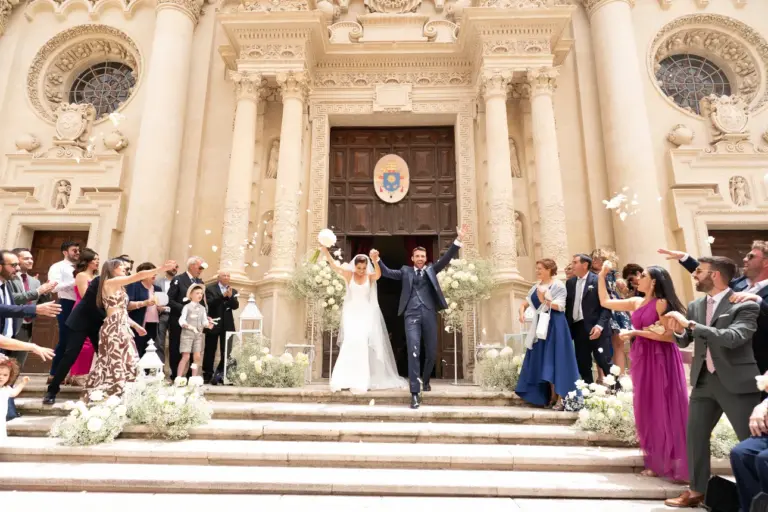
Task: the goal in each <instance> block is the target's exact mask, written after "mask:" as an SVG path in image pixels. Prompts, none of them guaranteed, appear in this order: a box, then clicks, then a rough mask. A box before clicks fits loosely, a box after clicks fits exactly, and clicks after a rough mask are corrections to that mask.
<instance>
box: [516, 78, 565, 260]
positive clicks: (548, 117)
mask: <svg viewBox="0 0 768 512" xmlns="http://www.w3.org/2000/svg"><path fill="white" fill-rule="evenodd" d="M557 75H558V72H557V70H556V69H554V68H539V69H529V70H528V73H527V77H526V78H527V80H526V84H525V86H524V91H525V94H526V95H527V96H528V98H529V99H530V102H531V132H532V135H533V149H534V154H535V161H536V185H537V186H536V192H537V198H538V207H539V208H538V210H539V226H540V235H541V253H542V256H543V257H544V258H552V259H553V260H555V262H557V267H558V269H559V270H560V273H561V274H563V270H564V269H565V266H566V265H567V264H568V261H569V254H568V237H567V233H566V224H565V202H564V200H563V178H562V175H561V172H562V170H561V168H560V155H559V152H558V143H557V130H556V128H555V109H554V105H553V103H552V95H553V93H554V91H555V87H556V80H557ZM563 275H564V274H563Z"/></svg>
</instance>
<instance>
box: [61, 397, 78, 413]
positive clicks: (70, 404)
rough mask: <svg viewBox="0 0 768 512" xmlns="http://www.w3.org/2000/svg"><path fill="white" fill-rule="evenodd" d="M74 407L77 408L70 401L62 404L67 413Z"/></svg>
mask: <svg viewBox="0 0 768 512" xmlns="http://www.w3.org/2000/svg"><path fill="white" fill-rule="evenodd" d="M75 407H77V404H76V403H75V402H73V401H72V400H68V401H67V403H65V404H64V408H65V409H66V410H68V411H71V410H72V409H74V408H75Z"/></svg>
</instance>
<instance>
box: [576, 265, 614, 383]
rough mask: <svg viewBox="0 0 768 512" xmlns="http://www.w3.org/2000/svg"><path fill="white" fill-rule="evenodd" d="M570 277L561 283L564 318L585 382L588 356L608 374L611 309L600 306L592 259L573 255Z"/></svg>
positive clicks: (589, 362)
mask: <svg viewBox="0 0 768 512" xmlns="http://www.w3.org/2000/svg"><path fill="white" fill-rule="evenodd" d="M571 266H572V267H573V274H574V276H573V277H572V278H570V279H569V280H568V281H566V283H565V288H566V290H567V292H568V297H567V298H566V302H565V317H566V319H567V320H568V327H569V328H570V330H571V336H572V337H573V341H574V345H575V348H576V363H577V364H578V366H579V374H580V375H581V378H582V380H583V381H584V382H586V383H592V382H594V379H593V377H592V356H593V355H594V357H595V361H596V362H597V365H598V366H599V367H600V369H602V370H603V373H604V374H605V375H610V373H611V358H610V353H611V352H610V351H611V311H610V310H608V309H606V308H604V307H602V306H601V305H600V297H599V296H598V293H597V281H598V279H599V278H598V276H597V274H595V273H594V272H592V271H590V270H589V269H590V268H592V258H590V257H589V256H587V255H586V254H577V255H575V256H574V257H573V261H572V262H571Z"/></svg>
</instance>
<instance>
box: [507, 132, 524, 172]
mask: <svg viewBox="0 0 768 512" xmlns="http://www.w3.org/2000/svg"><path fill="white" fill-rule="evenodd" d="M509 165H510V167H511V169H512V177H513V178H522V177H523V172H522V171H521V170H520V157H519V156H518V155H517V144H515V139H513V138H512V137H510V138H509Z"/></svg>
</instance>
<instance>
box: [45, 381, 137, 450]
mask: <svg viewBox="0 0 768 512" xmlns="http://www.w3.org/2000/svg"><path fill="white" fill-rule="evenodd" d="M88 399H89V401H88V403H87V404H86V403H85V402H83V401H79V402H71V401H70V402H67V403H66V405H65V407H66V408H67V409H69V410H70V413H69V416H67V417H65V418H61V419H59V420H57V421H56V423H54V425H53V427H52V428H51V432H50V436H51V437H57V438H59V439H61V441H62V443H63V444H66V445H69V446H88V445H93V444H99V443H107V442H110V441H114V439H115V438H116V437H117V436H118V435H120V432H122V431H123V427H124V426H125V423H126V421H127V418H126V412H127V409H126V406H125V405H123V401H122V400H121V399H120V398H119V397H117V396H106V395H105V394H104V393H103V392H102V391H99V390H95V391H92V392H91V393H90V395H89V396H88Z"/></svg>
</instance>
